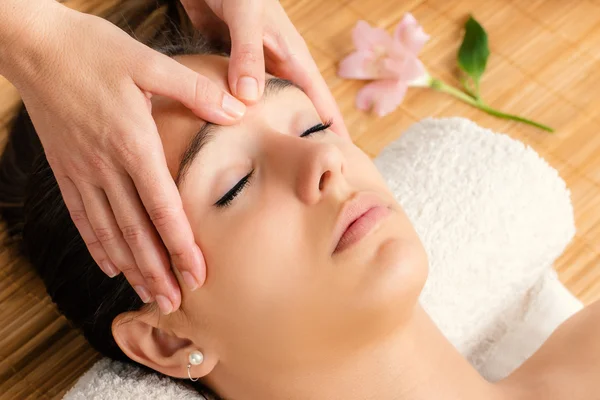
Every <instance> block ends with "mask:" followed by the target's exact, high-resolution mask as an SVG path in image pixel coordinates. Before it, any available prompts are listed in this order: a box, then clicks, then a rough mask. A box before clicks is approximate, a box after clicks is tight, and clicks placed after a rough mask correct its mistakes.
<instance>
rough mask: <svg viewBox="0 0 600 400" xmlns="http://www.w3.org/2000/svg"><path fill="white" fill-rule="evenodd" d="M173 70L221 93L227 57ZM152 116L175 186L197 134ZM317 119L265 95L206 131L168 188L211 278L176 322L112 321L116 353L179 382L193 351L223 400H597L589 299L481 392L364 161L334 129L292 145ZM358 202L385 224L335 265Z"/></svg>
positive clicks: (188, 296) (169, 112) (193, 121)
mask: <svg viewBox="0 0 600 400" xmlns="http://www.w3.org/2000/svg"><path fill="white" fill-rule="evenodd" d="M176 59H177V61H179V62H181V63H183V64H184V65H187V66H188V67H190V68H192V69H194V70H196V71H198V72H200V73H202V74H204V75H205V76H209V77H211V79H212V80H213V82H215V83H218V84H220V85H221V87H222V88H223V89H224V90H226V89H227V87H228V83H227V79H228V78H227V69H228V60H227V59H226V58H223V57H218V56H201V55H193V56H181V57H176ZM152 114H153V117H154V119H155V121H156V124H157V127H158V131H159V133H160V137H161V140H162V142H163V145H164V146H165V151H166V157H167V164H168V166H169V170H170V172H171V174H172V175H173V177H176V176H178V175H180V173H179V162H180V160H181V158H182V157H181V156H182V154H183V153H184V152H185V151H186V148H187V146H188V144H189V143H190V141H191V140H192V138H194V137H195V135H196V133H197V132H198V131H199V130H200V129H201V127H202V126H203V125H204V121H202V120H201V119H199V118H198V117H197V116H195V115H194V114H193V113H192V112H190V111H189V110H187V109H186V108H185V107H184V106H183V105H181V104H179V103H177V102H174V101H173V100H171V99H168V98H164V97H162V96H155V97H154V98H153V99H152ZM321 122H323V120H322V119H321V118H320V116H319V114H318V113H317V111H316V110H315V108H314V106H313V104H312V102H311V101H310V100H309V98H308V97H307V96H306V95H305V94H304V93H303V92H302V91H300V90H298V89H297V88H294V87H285V88H279V89H275V90H273V88H271V87H269V90H267V92H266V93H265V95H264V96H263V99H262V100H261V101H260V102H257V103H255V104H254V105H252V106H249V107H248V110H247V112H246V115H245V116H244V118H243V119H242V121H241V122H240V124H237V125H234V126H227V127H213V129H212V130H211V133H210V137H211V139H210V140H207V141H206V144H205V145H204V147H203V148H202V150H201V151H200V153H198V154H197V155H196V157H195V158H194V159H193V161H192V162H191V164H190V165H189V168H188V169H187V172H186V173H185V174H184V175H183V177H182V178H180V179H179V181H178V183H179V191H180V194H181V197H182V199H183V204H184V209H185V211H186V214H187V215H188V216H189V218H190V221H191V223H192V229H193V231H194V235H195V237H196V241H197V242H198V243H200V245H201V246H202V248H204V249H206V250H205V257H206V260H207V263H208V265H209V266H210V271H211V273H210V276H209V278H208V279H207V281H206V284H205V285H204V286H203V287H202V288H201V289H199V290H197V291H194V292H192V291H189V290H188V289H186V288H184V289H183V300H182V306H181V308H180V310H178V311H177V312H174V313H172V314H170V315H168V316H166V317H165V316H162V315H160V313H159V312H157V311H156V310H155V309H154V308H153V307H150V306H146V307H143V308H142V309H141V310H138V311H132V312H126V313H123V314H121V315H119V316H117V318H116V319H115V320H114V321H113V325H112V332H113V335H114V337H115V340H116V342H117V343H118V345H119V346H120V348H121V349H122V350H123V351H124V352H125V354H127V356H128V357H130V358H131V359H132V360H134V361H136V362H138V363H141V364H143V365H146V366H148V367H149V368H152V369H154V370H156V371H158V372H160V373H162V374H165V375H168V376H172V377H176V378H183V379H187V377H188V375H187V374H188V372H187V365H188V356H189V354H190V353H191V352H193V351H197V350H199V351H201V352H202V353H203V355H204V361H203V363H202V364H200V365H195V366H193V367H192V368H191V370H190V374H191V376H193V377H198V378H201V379H202V380H203V381H204V382H205V383H207V384H208V385H210V386H211V387H212V388H213V389H215V390H216V391H217V393H219V394H220V395H222V396H223V397H224V398H226V399H241V400H255V399H256V400H262V399H287V400H321V399H326V400H338V399H343V400H431V399H436V400H437V399H443V400H483V399H485V400H540V399H543V400H589V399H597V398H598V396H597V394H598V393H599V392H600V385H599V383H598V376H600V341H598V339H597V338H598V337H599V336H600V302H597V303H595V304H594V305H591V306H589V307H587V308H585V309H584V310H582V311H581V312H579V313H578V314H576V315H575V316H573V317H572V318H570V319H569V320H567V321H566V322H565V323H563V324H562V325H561V326H560V327H559V328H558V329H557V330H556V332H555V333H554V334H552V335H551V336H550V338H549V339H548V340H547V341H546V343H544V345H543V346H542V347H541V348H540V349H539V350H538V351H537V352H536V353H535V354H533V355H532V356H531V357H530V358H529V359H528V360H527V361H525V363H524V364H523V365H522V366H521V367H520V368H519V369H517V370H516V371H515V372H514V373H513V374H512V375H510V376H509V377H508V378H506V379H504V380H502V381H500V382H496V383H491V382H488V381H486V380H485V379H484V378H483V377H482V376H481V375H480V374H479V373H478V372H477V371H476V370H475V368H474V367H473V366H472V365H470V364H469V363H468V362H467V361H466V360H465V358H464V357H463V356H462V355H461V354H460V353H459V352H458V351H457V350H456V348H454V347H453V346H452V344H451V343H450V342H449V341H448V339H446V338H445V337H444V335H443V334H442V332H440V330H439V329H438V328H437V327H436V325H435V323H434V322H433V321H432V320H431V318H429V316H428V315H427V313H426V312H425V310H424V309H423V308H422V307H421V306H420V305H419V301H418V299H419V296H420V294H421V290H422V288H423V285H424V284H425V282H426V279H427V272H428V271H427V265H428V263H427V256H426V253H425V250H424V248H423V246H422V244H421V241H420V240H419V237H418V235H417V233H416V232H415V230H414V228H413V227H412V225H411V223H410V221H409V219H408V218H407V216H406V215H405V213H404V212H403V210H402V207H401V206H400V205H399V204H398V203H397V202H396V200H395V198H394V196H393V194H392V193H391V192H390V191H389V189H388V188H387V186H386V184H385V182H384V180H383V178H382V177H381V175H380V174H379V172H378V171H377V169H376V168H375V166H374V164H373V162H372V161H371V160H370V158H369V157H368V156H367V155H366V154H365V153H364V152H362V151H361V150H360V149H359V148H358V147H357V146H355V145H354V144H353V143H352V142H351V141H350V140H348V139H347V138H343V137H340V135H337V134H336V133H337V132H335V130H334V129H333V128H331V129H326V130H324V131H322V132H318V133H314V134H312V135H310V136H305V137H302V133H303V132H305V131H306V130H307V129H309V128H310V127H312V126H315V125H316V124H319V123H321ZM250 172H252V177H251V178H250V180H249V181H248V182H249V183H248V184H247V185H245V186H244V188H243V190H241V191H240V192H239V193H238V194H237V196H236V197H235V198H234V199H233V200H232V201H231V202H229V203H228V205H227V206H221V207H218V206H216V204H217V202H218V201H219V199H221V198H222V196H223V195H224V194H226V193H228V192H230V190H231V189H232V188H233V187H235V186H236V183H237V182H239V181H240V180H241V179H243V177H244V176H246V175H247V174H249V173H250ZM359 193H369V194H370V195H373V196H377V197H378V198H379V199H381V201H382V202H384V203H385V204H386V205H387V206H388V207H389V209H390V213H389V215H388V217H387V218H385V219H384V220H382V221H381V222H380V223H379V224H378V225H377V226H376V227H374V229H373V230H372V231H370V232H369V233H368V234H367V235H366V236H365V237H363V238H362V239H361V240H360V241H358V242H356V243H355V244H354V245H353V246H351V247H348V248H346V249H344V250H343V251H342V252H332V250H331V249H332V239H333V240H334V241H335V239H336V237H335V234H334V232H335V227H336V221H337V217H338V215H339V212H340V210H341V209H342V207H343V204H344V203H345V201H347V200H348V199H351V198H353V196H355V195H357V194H359ZM177 278H178V279H182V277H181V276H180V275H177Z"/></svg>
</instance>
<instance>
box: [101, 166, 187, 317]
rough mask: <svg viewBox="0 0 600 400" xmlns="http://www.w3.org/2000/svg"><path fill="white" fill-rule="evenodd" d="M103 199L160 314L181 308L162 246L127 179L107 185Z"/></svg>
mask: <svg viewBox="0 0 600 400" xmlns="http://www.w3.org/2000/svg"><path fill="white" fill-rule="evenodd" d="M105 190H106V195H107V198H108V202H109V203H110V206H111V208H112V211H113V212H114V215H115V219H116V221H117V224H118V226H119V228H120V232H121V234H122V235H123V238H124V240H125V242H126V243H127V245H128V247H129V249H130V250H131V253H132V254H133V257H134V259H135V265H136V266H137V267H136V269H137V270H139V273H140V274H141V276H142V277H143V280H144V282H145V284H146V286H147V288H148V289H149V291H150V292H151V293H152V294H153V296H154V298H155V299H156V302H157V303H158V306H159V307H160V310H161V312H162V313H163V314H165V315H166V314H170V313H171V312H173V311H175V310H177V309H178V308H179V306H180V304H181V292H180V290H179V285H178V283H177V279H176V278H175V275H174V274H173V271H171V265H170V262H169V259H168V257H167V255H166V252H165V250H164V247H163V244H162V242H161V241H160V238H159V237H158V234H157V232H156V230H155V229H154V226H152V223H151V221H150V219H149V218H148V215H147V214H146V211H145V210H144V207H143V205H142V203H141V201H140V198H139V196H138V193H137V190H136V187H135V186H134V184H133V182H132V180H131V179H130V177H129V176H126V175H123V176H120V177H119V178H117V179H115V180H113V182H111V184H110V185H107V186H106V188H105Z"/></svg>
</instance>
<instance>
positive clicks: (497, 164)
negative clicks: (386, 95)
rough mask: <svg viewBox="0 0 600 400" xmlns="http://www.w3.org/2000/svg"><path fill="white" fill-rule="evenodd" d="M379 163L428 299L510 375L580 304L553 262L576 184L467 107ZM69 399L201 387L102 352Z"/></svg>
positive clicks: (491, 368) (181, 393)
mask: <svg viewBox="0 0 600 400" xmlns="http://www.w3.org/2000/svg"><path fill="white" fill-rule="evenodd" d="M375 163H376V164H377V166H378V168H379V169H380V171H381V172H382V174H383V175H384V177H385V178H386V180H387V182H388V184H389V185H390V188H391V189H392V191H393V192H394V193H395V194H396V197H397V199H398V201H399V202H400V203H401V204H402V206H403V207H404V209H405V210H406V212H407V214H408V216H409V218H410V219H411V220H412V221H413V224H414V225H415V228H416V230H417V232H418V233H419V235H420V236H421V239H422V240H423V243H424V245H425V248H426V249H427V252H428V255H429V261H430V275H429V279H428V281H427V284H426V285H425V288H424V290H423V294H422V296H421V302H422V304H423V306H424V307H425V309H426V310H427V311H428V312H429V314H430V315H431V316H432V318H433V320H434V321H435V322H436V323H437V324H438V326H439V327H440V328H441V330H442V332H443V333H444V334H445V335H446V336H447V337H448V339H449V340H450V341H451V342H452V343H453V344H454V345H455V346H456V347H457V348H458V350H459V351H460V352H461V353H462V354H463V355H464V356H465V357H466V358H467V359H468V360H469V361H470V362H471V363H472V364H473V365H474V366H475V368H477V369H478V370H479V371H480V372H481V374H482V375H483V376H485V377H486V378H488V379H490V380H498V379H501V378H503V377H505V376H506V375H508V374H509V373H510V372H511V371H513V370H514V369H515V368H516V367H518V366H519V365H520V364H521V363H522V362H523V361H524V360H525V359H527V358H528V357H529V356H530V355H531V354H532V353H533V352H534V351H535V350H536V349H537V348H539V346H540V345H541V344H542V343H543V342H544V341H545V340H546V338H547V337H548V336H549V335H550V333H551V332H552V331H553V330H554V329H555V328H556V327H557V326H558V325H559V324H560V323H562V322H563V321H564V320H565V319H566V318H568V317H569V316H570V315H572V314H573V313H575V312H576V311H578V310H579V309H580V308H581V303H580V302H579V301H577V300H576V299H575V298H574V297H573V296H572V295H571V294H570V293H569V292H568V291H567V290H566V289H565V288H564V286H563V285H562V284H561V283H560V282H559V281H558V280H557V278H556V274H555V273H554V272H553V270H552V268H551V266H552V264H553V262H554V261H555V260H556V258H557V257H558V256H559V255H560V254H561V253H562V251H563V250H564V249H565V247H566V245H567V244H568V242H569V241H570V240H571V239H572V237H573V235H574V232H575V226H574V220H573V210H572V206H571V201H570V194H569V191H568V189H567V188H566V186H565V184H564V182H563V181H562V179H561V178H560V177H559V176H558V173H557V172H556V170H554V169H553V168H552V167H550V166H549V165H548V164H547V163H546V162H545V161H544V160H543V159H541V158H540V157H539V156H538V155H537V153H536V152H535V151H533V150H532V149H531V148H528V147H526V146H525V145H523V144H522V143H520V142H518V141H516V140H513V139H511V138H509V137H507V136H505V135H499V134H496V133H493V132H491V131H489V130H486V129H483V128H481V127H479V126H477V125H476V124H474V123H473V122H471V121H469V120H466V119H462V118H449V119H439V120H434V119H426V120H424V121H421V122H419V123H417V124H415V125H413V126H412V127H411V128H409V130H408V131H407V132H406V133H404V134H403V135H402V136H401V137H400V139H398V140H397V141H396V142H394V143H392V144H391V145H390V146H388V147H387V148H386V149H384V151H383V152H382V153H381V154H380V155H379V157H377V159H376V161H375ZM65 399H66V400H83V399H86V400H90V399H92V400H133V399H158V400H172V399H201V396H199V395H198V394H196V393H194V392H192V391H190V389H188V388H186V387H184V386H182V385H178V384H177V383H175V382H174V381H172V380H170V379H168V378H164V377H159V376H158V375H152V374H150V375H148V374H140V373H139V370H138V369H137V368H135V367H131V366H126V365H123V364H121V363H118V362H111V361H109V360H102V361H100V362H98V363H97V364H96V365H94V367H92V369H91V370H90V371H88V372H87V373H86V374H85V375H84V376H83V377H82V378H81V379H80V380H79V382H78V383H77V384H76V385H75V386H74V387H73V389H71V391H69V393H67V395H66V396H65Z"/></svg>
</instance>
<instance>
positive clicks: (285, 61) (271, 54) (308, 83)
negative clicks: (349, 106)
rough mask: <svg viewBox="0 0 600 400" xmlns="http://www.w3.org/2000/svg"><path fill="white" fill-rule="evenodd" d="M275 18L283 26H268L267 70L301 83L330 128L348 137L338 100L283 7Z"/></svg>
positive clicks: (273, 24)
mask: <svg viewBox="0 0 600 400" xmlns="http://www.w3.org/2000/svg"><path fill="white" fill-rule="evenodd" d="M275 18H276V19H277V20H278V21H279V22H280V24H279V25H280V26H283V27H282V28H280V30H279V31H275V30H273V29H272V28H271V29H270V30H269V31H267V32H266V35H265V38H264V45H265V49H266V50H267V52H268V53H267V57H266V59H267V60H268V63H267V67H268V68H267V69H268V70H269V72H271V73H273V74H274V75H277V76H279V77H282V78H285V79H289V80H291V81H292V82H294V83H296V84H297V85H298V86H300V87H301V88H302V89H303V90H304V92H305V93H306V94H307V95H308V97H309V98H310V99H311V101H312V102H313V104H314V106H315V108H316V110H317V112H318V113H319V115H320V116H321V118H322V119H323V120H329V119H331V120H332V122H333V126H332V130H333V131H334V132H336V133H337V134H339V135H340V136H342V137H347V138H350V135H349V133H348V130H347V128H346V125H345V124H344V120H343V117H342V114H341V112H340V110H339V107H338V106H337V102H336V101H335V99H334V97H333V95H332V94H331V91H330V90H329V88H328V87H327V83H326V82H325V79H323V76H322V75H321V73H320V72H319V68H318V67H317V65H316V63H315V61H314V59H313V58H312V56H311V55H310V51H309V50H308V47H307V46H306V43H305V42H304V39H302V36H300V34H299V33H298V32H297V31H296V28H294V26H293V25H292V23H291V21H290V20H289V18H288V17H287V15H286V14H285V12H284V11H283V10H280V13H278V14H277V13H276V15H275ZM281 21H283V22H281ZM268 26H269V27H272V26H275V21H269V22H268ZM285 32H287V35H286V34H285Z"/></svg>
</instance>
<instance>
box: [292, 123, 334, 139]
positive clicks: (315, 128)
mask: <svg viewBox="0 0 600 400" xmlns="http://www.w3.org/2000/svg"><path fill="white" fill-rule="evenodd" d="M332 123H333V121H327V122H325V123H324V124H323V123H320V124H317V125H315V126H313V127H312V128H308V129H307V130H305V131H304V132H302V134H301V135H300V137H307V136H310V135H312V134H313V133H316V132H322V131H324V130H326V129H328V128H329V127H330V126H331V124H332Z"/></svg>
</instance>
